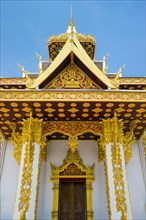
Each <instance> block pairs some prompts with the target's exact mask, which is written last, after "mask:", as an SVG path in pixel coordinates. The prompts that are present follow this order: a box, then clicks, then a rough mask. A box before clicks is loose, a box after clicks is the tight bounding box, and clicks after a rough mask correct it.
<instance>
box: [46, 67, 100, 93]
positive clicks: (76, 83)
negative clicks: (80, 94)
mask: <svg viewBox="0 0 146 220" xmlns="http://www.w3.org/2000/svg"><path fill="white" fill-rule="evenodd" d="M45 88H46V89H49V88H53V89H54V88H55V89H61V88H65V89H69V88H74V89H79V88H82V89H94V88H99V87H98V85H96V84H95V83H94V82H93V81H92V80H91V79H90V78H89V77H88V76H87V75H86V74H85V73H84V72H82V71H81V70H80V69H79V68H78V67H77V66H76V65H75V64H73V63H71V64H70V65H69V66H68V67H67V68H66V69H64V70H63V71H62V72H61V73H60V74H59V76H57V77H56V78H55V79H53V80H52V82H50V83H49V84H48V85H47V86H46V87H45Z"/></svg>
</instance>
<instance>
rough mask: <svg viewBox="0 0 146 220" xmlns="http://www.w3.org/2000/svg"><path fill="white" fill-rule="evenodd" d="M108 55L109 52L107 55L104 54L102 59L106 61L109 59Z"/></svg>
mask: <svg viewBox="0 0 146 220" xmlns="http://www.w3.org/2000/svg"><path fill="white" fill-rule="evenodd" d="M108 56H109V53H107V54H106V55H104V56H103V58H102V60H103V61H104V62H105V61H106V60H107V58H108Z"/></svg>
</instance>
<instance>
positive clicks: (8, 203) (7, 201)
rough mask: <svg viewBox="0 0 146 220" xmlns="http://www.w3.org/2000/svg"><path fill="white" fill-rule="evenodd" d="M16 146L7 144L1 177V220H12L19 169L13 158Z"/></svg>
mask: <svg viewBox="0 0 146 220" xmlns="http://www.w3.org/2000/svg"><path fill="white" fill-rule="evenodd" d="M13 149H14V146H13V145H12V144H11V143H10V142H7V146H6V152H5V159H4V164H3V170H2V176H1V187H0V190H1V208H0V210H1V211H0V213H1V219H2V220H7V219H12V216H13V211H14V204H15V203H14V202H15V192H16V186H17V178H18V170H19V167H18V165H17V163H16V161H15V159H14V157H13Z"/></svg>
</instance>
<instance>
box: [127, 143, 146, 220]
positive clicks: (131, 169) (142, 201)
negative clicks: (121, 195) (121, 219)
mask: <svg viewBox="0 0 146 220" xmlns="http://www.w3.org/2000/svg"><path fill="white" fill-rule="evenodd" d="M127 173H128V182H129V191H130V197H131V204H132V214H133V218H134V219H135V220H144V219H146V189H145V185H144V178H143V173H142V167H141V161H140V155H139V149H138V143H137V142H135V144H133V145H132V159H131V160H130V161H129V163H128V165H127Z"/></svg>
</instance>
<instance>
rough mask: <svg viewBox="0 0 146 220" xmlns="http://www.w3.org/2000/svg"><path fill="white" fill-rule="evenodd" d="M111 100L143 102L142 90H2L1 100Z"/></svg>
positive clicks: (143, 94)
mask: <svg viewBox="0 0 146 220" xmlns="http://www.w3.org/2000/svg"><path fill="white" fill-rule="evenodd" d="M36 100H37V101H61V100H63V101H64V102H65V101H72V100H75V101H85V100H88V101H96V102H97V101H104V102H107V101H110V102H111V101H112V102H145V92H144V91H138V92H135V91H134V92H133V91H113V90H106V91H100V90H97V91H82V90H80V91H69V90H66V91H62V90H57V91H56V90H54V91H50V90H45V91H39V90H32V91H30V90H29V91H28V90H25V91H18V90H13V91H12V90H6V89H5V90H2V91H1V101H36Z"/></svg>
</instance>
